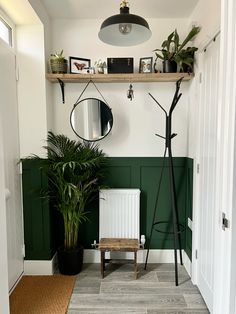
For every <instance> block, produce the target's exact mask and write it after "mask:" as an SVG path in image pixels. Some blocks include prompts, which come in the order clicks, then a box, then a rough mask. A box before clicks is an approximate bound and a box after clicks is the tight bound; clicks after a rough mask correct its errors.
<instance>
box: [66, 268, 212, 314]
mask: <svg viewBox="0 0 236 314" xmlns="http://www.w3.org/2000/svg"><path fill="white" fill-rule="evenodd" d="M174 280H175V273H174V265H173V264H148V266H147V270H144V269H143V265H139V278H138V279H137V280H135V279H134V272H133V265H131V264H111V265H109V266H107V268H106V272H105V278H104V279H102V278H101V275H100V264H86V265H84V267H83V270H82V272H81V273H80V274H79V275H78V277H77V280H76V283H75V287H74V290H73V293H72V296H71V299H70V303H69V307H68V312H67V313H68V314H76V313H77V314H80V313H81V314H95V313H99V314H207V313H209V311H208V310H207V307H206V304H205V302H204V300H203V298H202V296H201V294H200V293H199V290H198V288H197V287H196V286H195V285H193V284H192V282H191V280H190V278H189V276H188V274H187V272H186V270H185V268H184V267H183V266H179V286H178V287H176V286H175V282H174Z"/></svg>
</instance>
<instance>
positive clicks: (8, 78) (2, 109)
mask: <svg viewBox="0 0 236 314" xmlns="http://www.w3.org/2000/svg"><path fill="white" fill-rule="evenodd" d="M0 69H1V72H0V95H1V100H0V102H1V105H0V114H1V121H2V133H3V135H2V141H3V143H2V147H3V156H4V160H3V162H4V172H5V195H6V217H7V251H8V281H9V290H10V289H11V288H12V287H13V286H14V284H15V283H16V281H17V279H18V278H19V277H20V275H21V274H22V272H23V254H22V247H23V217H22V196H21V175H20V165H19V159H20V154H19V130H18V108H17V90H16V74H15V73H16V71H15V54H14V52H13V50H12V49H11V48H10V47H8V46H7V45H6V44H5V43H3V42H2V41H1V42H0ZM0 223H1V224H3V223H4V221H1V222H0Z"/></svg>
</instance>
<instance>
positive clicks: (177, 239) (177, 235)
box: [144, 78, 185, 286]
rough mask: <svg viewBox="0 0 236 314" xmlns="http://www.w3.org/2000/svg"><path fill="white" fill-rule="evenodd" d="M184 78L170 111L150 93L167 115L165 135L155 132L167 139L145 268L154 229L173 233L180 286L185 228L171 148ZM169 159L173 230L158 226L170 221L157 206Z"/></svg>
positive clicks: (176, 277)
mask: <svg viewBox="0 0 236 314" xmlns="http://www.w3.org/2000/svg"><path fill="white" fill-rule="evenodd" d="M182 80H183V78H181V79H179V80H178V81H177V82H176V90H175V94H174V97H173V100H172V104H171V106H170V109H169V113H167V111H166V110H165V109H164V108H163V107H162V106H161V105H160V103H159V102H158V101H157V100H156V99H155V98H154V97H153V96H152V95H151V94H150V93H149V95H150V96H151V97H152V99H153V100H154V101H155V102H156V103H157V105H158V106H159V107H160V108H161V110H163V111H164V113H165V116H166V134H165V136H162V135H160V134H155V135H156V136H158V137H160V138H162V139H164V140H165V151H164V157H163V164H162V168H161V175H160V179H159V183H158V187H157V194H156V201H155V208H154V214H153V220H152V227H151V232H150V236H149V241H148V247H147V255H146V261H145V266H144V269H147V262H148V256H149V251H150V245H151V240H152V235H153V230H155V231H157V232H161V233H167V234H172V235H173V238H174V262H175V285H176V286H178V259H177V251H178V250H179V254H180V264H181V265H183V258H182V246H181V232H183V231H184V230H185V228H184V226H183V225H182V224H180V223H179V215H178V207H177V197H176V187H175V178H174V167H173V157H172V149H171V141H172V139H173V138H174V137H175V136H176V135H177V134H175V133H172V129H171V127H172V126H171V125H172V113H173V111H174V109H175V107H176V105H177V103H178V101H179V99H180V97H181V96H182V94H179V90H180V85H181V82H182ZM166 160H168V168H169V185H170V198H171V211H172V224H173V229H172V231H162V230H160V229H158V226H160V225H161V224H168V223H170V221H158V220H157V217H156V216H157V207H158V200H159V196H160V188H161V183H162V178H163V172H164V167H165V161H166Z"/></svg>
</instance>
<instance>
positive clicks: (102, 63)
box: [94, 59, 107, 74]
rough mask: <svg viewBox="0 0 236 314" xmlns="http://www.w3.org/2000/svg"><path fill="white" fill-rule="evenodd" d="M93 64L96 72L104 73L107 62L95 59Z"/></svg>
mask: <svg viewBox="0 0 236 314" xmlns="http://www.w3.org/2000/svg"><path fill="white" fill-rule="evenodd" d="M94 66H95V67H96V68H97V72H98V74H104V73H105V72H106V69H107V64H106V62H105V61H102V60H101V59H99V60H98V61H95V63H94Z"/></svg>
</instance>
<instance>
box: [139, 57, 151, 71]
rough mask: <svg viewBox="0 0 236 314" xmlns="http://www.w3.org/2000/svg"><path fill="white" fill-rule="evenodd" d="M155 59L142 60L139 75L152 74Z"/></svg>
mask: <svg viewBox="0 0 236 314" xmlns="http://www.w3.org/2000/svg"><path fill="white" fill-rule="evenodd" d="M152 63H153V57H145V58H140V61H139V73H152Z"/></svg>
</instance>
